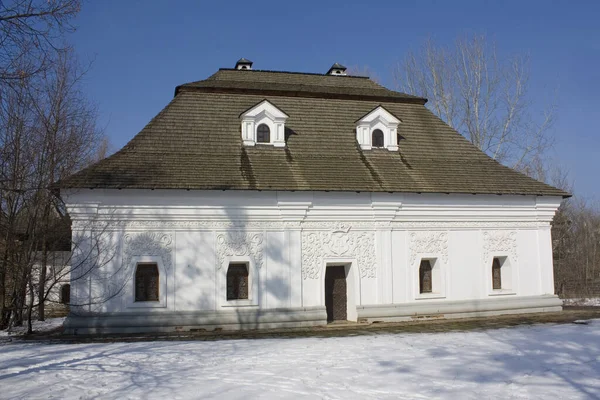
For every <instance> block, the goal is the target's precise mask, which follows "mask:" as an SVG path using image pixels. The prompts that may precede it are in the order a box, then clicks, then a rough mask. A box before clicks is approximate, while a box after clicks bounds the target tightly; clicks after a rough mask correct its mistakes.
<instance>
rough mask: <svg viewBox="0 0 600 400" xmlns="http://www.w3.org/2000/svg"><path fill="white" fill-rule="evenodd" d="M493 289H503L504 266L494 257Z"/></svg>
mask: <svg viewBox="0 0 600 400" xmlns="http://www.w3.org/2000/svg"><path fill="white" fill-rule="evenodd" d="M492 288H493V289H494V290H499V289H502V265H501V264H500V259H499V258H497V257H494V261H493V262H492Z"/></svg>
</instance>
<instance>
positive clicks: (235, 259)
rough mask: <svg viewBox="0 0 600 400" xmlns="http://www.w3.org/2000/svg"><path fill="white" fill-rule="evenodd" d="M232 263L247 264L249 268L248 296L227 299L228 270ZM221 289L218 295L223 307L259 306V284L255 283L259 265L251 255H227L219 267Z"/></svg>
mask: <svg viewBox="0 0 600 400" xmlns="http://www.w3.org/2000/svg"><path fill="white" fill-rule="evenodd" d="M230 264H246V267H247V268H248V298H247V299H238V300H227V271H228V270H229V265H230ZM219 271H220V273H219V280H220V281H221V284H220V285H219V286H220V288H221V290H219V292H218V294H217V296H218V300H219V305H220V306H221V307H258V285H255V282H254V281H255V279H256V276H257V275H258V271H257V267H256V265H255V264H254V262H253V261H252V260H251V259H250V257H246V256H230V257H225V259H224V260H223V265H222V266H221V268H220V269H219Z"/></svg>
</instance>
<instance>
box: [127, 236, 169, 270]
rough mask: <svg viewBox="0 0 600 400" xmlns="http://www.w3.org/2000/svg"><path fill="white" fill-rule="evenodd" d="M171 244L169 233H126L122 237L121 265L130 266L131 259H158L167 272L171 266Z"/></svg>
mask: <svg viewBox="0 0 600 400" xmlns="http://www.w3.org/2000/svg"><path fill="white" fill-rule="evenodd" d="M172 243H173V235H172V234H170V233H159V232H143V233H126V234H125V236H123V245H124V246H123V264H124V265H125V266H128V267H129V266H131V263H132V259H133V257H142V256H152V257H160V258H161V259H162V262H163V265H164V266H165V269H166V270H167V271H168V270H170V269H171V267H172V266H173V249H172Z"/></svg>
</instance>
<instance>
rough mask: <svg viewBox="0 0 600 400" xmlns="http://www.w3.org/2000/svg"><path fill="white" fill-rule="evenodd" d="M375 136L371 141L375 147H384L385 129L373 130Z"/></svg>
mask: <svg viewBox="0 0 600 400" xmlns="http://www.w3.org/2000/svg"><path fill="white" fill-rule="evenodd" d="M372 136H373V137H372V138H371V143H372V146H373V147H383V146H384V140H383V131H382V130H381V129H375V130H374V131H373V135H372Z"/></svg>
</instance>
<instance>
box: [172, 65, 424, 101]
mask: <svg viewBox="0 0 600 400" xmlns="http://www.w3.org/2000/svg"><path fill="white" fill-rule="evenodd" d="M185 89H204V90H205V91H210V90H212V91H218V92H223V91H229V92H232V91H235V92H240V91H244V92H246V93H252V92H254V93H259V92H269V93H274V94H275V95H277V93H279V94H284V95H290V94H293V95H294V96H298V95H302V96H303V97H309V96H311V97H321V98H322V97H325V96H327V97H330V98H331V97H335V98H354V99H359V98H360V99H369V98H370V99H377V100H380V101H388V102H393V101H402V102H407V101H414V102H417V103H421V104H425V102H426V101H427V100H426V99H424V98H421V97H417V96H412V95H409V94H406V93H400V92H395V91H393V90H389V89H387V88H385V87H383V86H381V85H379V84H377V83H375V82H373V81H372V80H370V79H368V78H366V77H361V76H332V75H321V74H300V73H293V72H276V71H260V70H250V71H239V70H234V69H231V70H230V69H221V70H219V71H218V72H217V73H215V74H214V75H212V76H210V77H209V78H208V79H206V80H203V81H198V82H190V83H186V84H183V85H180V86H178V87H177V88H176V89H175V94H177V93H179V92H180V91H181V90H185Z"/></svg>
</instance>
